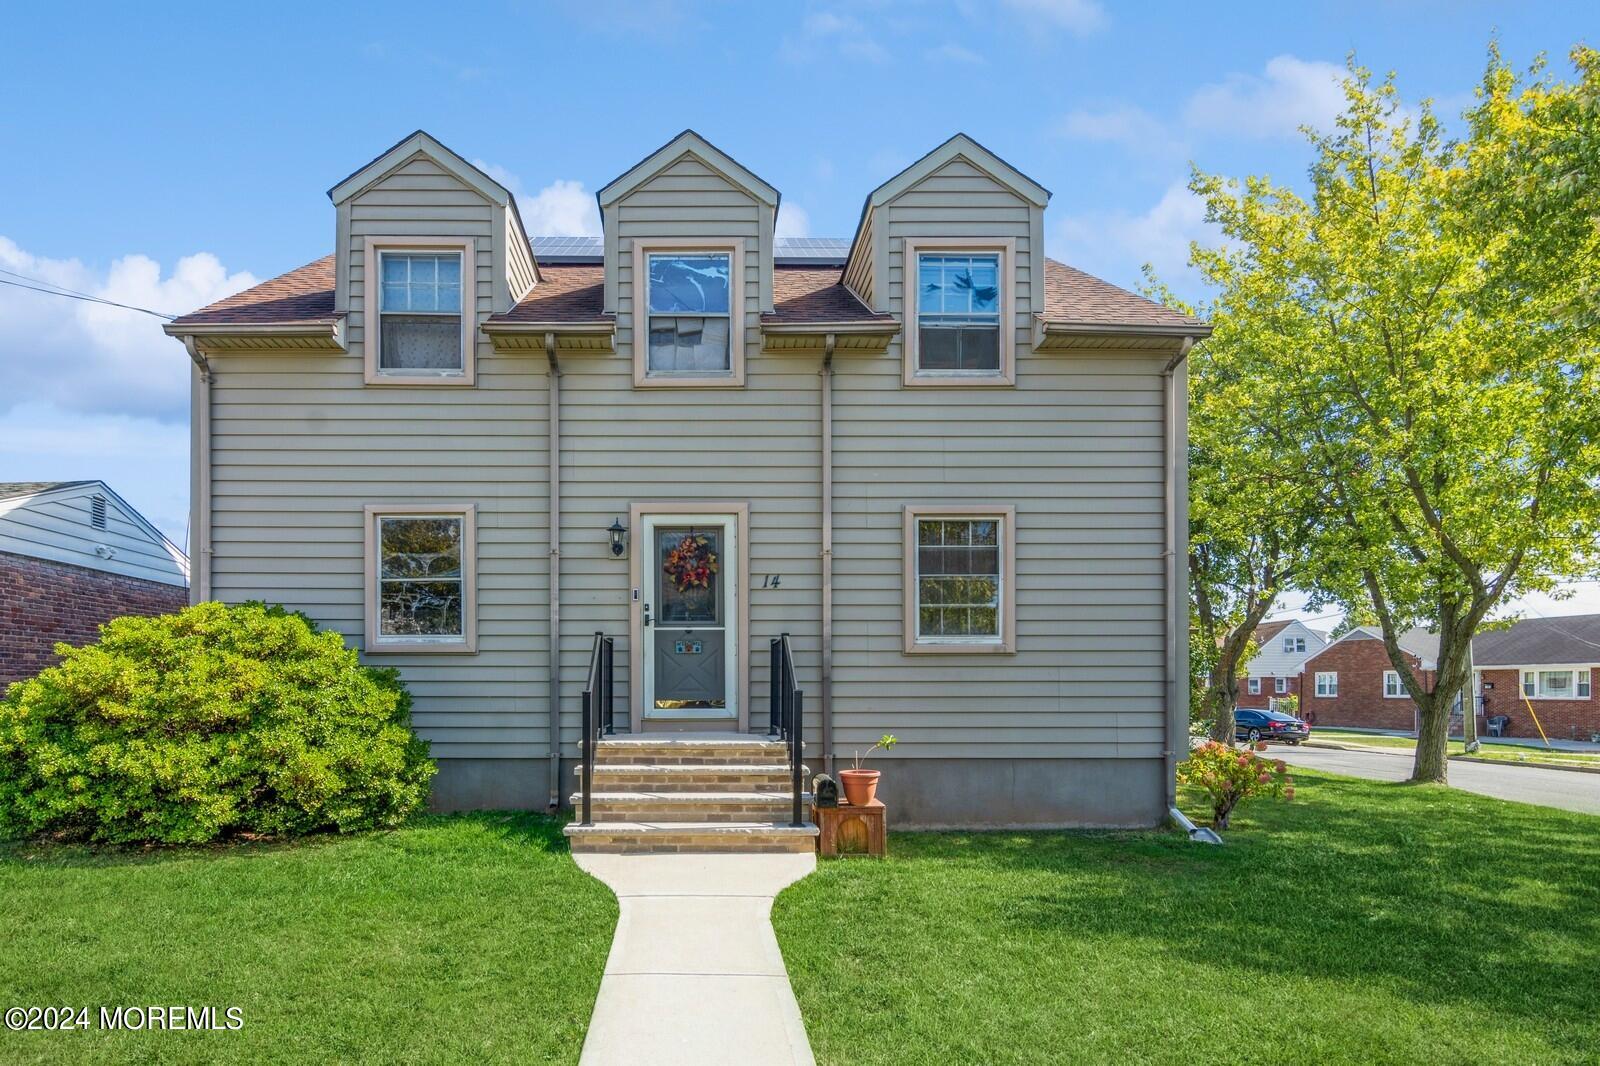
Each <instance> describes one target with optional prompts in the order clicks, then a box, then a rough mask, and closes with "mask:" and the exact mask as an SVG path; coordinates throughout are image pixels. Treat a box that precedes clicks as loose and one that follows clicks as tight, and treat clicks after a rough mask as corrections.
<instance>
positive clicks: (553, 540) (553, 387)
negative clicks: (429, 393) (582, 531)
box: [544, 333, 561, 810]
mask: <svg viewBox="0 0 1600 1066" xmlns="http://www.w3.org/2000/svg"><path fill="white" fill-rule="evenodd" d="M544 354H545V357H546V358H547V359H549V360H550V392H549V396H548V405H547V407H546V413H545V423H546V425H547V426H548V427H549V430H550V438H549V440H548V441H547V443H546V448H547V449H548V450H549V453H550V473H549V477H548V480H547V484H548V487H549V496H550V591H549V595H548V599H549V601H550V667H549V674H550V690H549V693H548V695H547V697H546V699H547V702H548V704H549V715H550V719H549V726H548V729H549V733H550V809H551V810H555V809H557V808H559V807H560V806H561V365H560V363H559V362H558V361H557V360H556V335H555V334H554V333H546V334H545V335H544Z"/></svg>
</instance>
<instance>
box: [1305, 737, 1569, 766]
mask: <svg viewBox="0 0 1600 1066" xmlns="http://www.w3.org/2000/svg"><path fill="white" fill-rule="evenodd" d="M1311 736H1312V739H1314V740H1332V741H1335V742H1336V743H1339V744H1360V745H1362V746H1363V747H1368V748H1397V749H1400V750H1403V751H1415V750H1416V748H1417V742H1416V740H1415V739H1414V738H1412V737H1393V736H1389V735H1387V734H1385V733H1356V732H1350V731H1347V730H1342V729H1317V730H1315V731H1314V732H1313V733H1312V734H1311ZM1449 751H1450V754H1451V755H1464V754H1465V753H1466V748H1465V747H1464V746H1463V745H1462V743H1461V741H1459V740H1452V741H1450V742H1449ZM1474 758H1479V759H1491V760H1493V761H1495V762H1559V763H1567V764H1570V765H1573V766H1595V767H1600V754H1589V753H1586V752H1581V751H1562V750H1561V749H1559V748H1547V747H1545V746H1544V745H1543V744H1540V743H1539V742H1538V741H1529V742H1528V743H1526V744H1480V745H1479V746H1478V751H1477V753H1476V754H1475V755H1474Z"/></svg>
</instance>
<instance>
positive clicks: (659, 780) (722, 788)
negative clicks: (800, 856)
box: [572, 766, 811, 792]
mask: <svg viewBox="0 0 1600 1066" xmlns="http://www.w3.org/2000/svg"><path fill="white" fill-rule="evenodd" d="M719 770H720V772H707V773H696V772H695V768H694V767H692V766H691V767H683V768H679V769H673V770H655V769H643V768H641V769H634V768H631V767H628V766H606V767H602V766H596V767H595V774H594V784H595V791H596V792H773V791H777V792H788V791H789V790H790V784H791V782H792V780H793V779H792V778H791V776H790V772H789V768H788V767H787V766H785V767H782V768H781V769H746V768H743V767H741V768H738V769H737V770H730V769H728V768H726V767H721V768H719ZM572 778H573V783H574V787H575V788H580V789H581V788H582V787H583V767H581V766H578V767H574V768H573V771H572ZM800 780H801V781H802V782H808V781H810V780H811V771H810V768H809V767H801V771H800Z"/></svg>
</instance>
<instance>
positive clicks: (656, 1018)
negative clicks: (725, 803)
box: [573, 853, 817, 1066]
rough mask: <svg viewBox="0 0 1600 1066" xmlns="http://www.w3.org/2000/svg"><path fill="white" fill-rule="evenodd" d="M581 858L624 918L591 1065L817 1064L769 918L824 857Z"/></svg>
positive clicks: (596, 1023) (588, 1046)
mask: <svg viewBox="0 0 1600 1066" xmlns="http://www.w3.org/2000/svg"><path fill="white" fill-rule="evenodd" d="M573 858H574V859H575V860H576V861H577V863H578V865H579V866H580V867H581V868H582V869H584V870H586V871H588V872H589V873H590V874H591V875H593V876H594V877H596V878H598V879H599V880H600V881H602V882H604V883H605V884H606V885H607V886H608V887H609V888H610V889H611V890H612V891H613V892H615V893H616V894H617V900H618V902H619V904H620V910H621V914H620V916H619V917H618V919H617V933H616V937H615V939H614V940H612V942H611V955H610V957H609V958H608V959H607V960H606V970H605V976H604V977H603V978H602V979H601V981H600V995H599V998H598V999H597V1000H596V1001H595V1005H594V1016H593V1017H592V1018H591V1019H590V1020H589V1035H588V1036H587V1037H586V1038H585V1040H584V1043H583V1058H582V1060H581V1061H582V1063H583V1064H584V1066H612V1064H616V1066H639V1064H640V1063H650V1064H652V1066H674V1064H677V1063H684V1064H690V1063H692V1064H694V1066H715V1064H717V1063H729V1064H734V1063H738V1064H745V1066H763V1064H767V1063H771V1064H773V1066H792V1064H795V1063H804V1064H811V1063H814V1062H815V1060H814V1059H813V1058H812V1056H811V1045H810V1044H809V1043H808V1042H807V1040H806V1031H805V1027H804V1025H802V1024H801V1021H800V1007H799V1005H798V1004H797V1003H796V1002H795V998H794V991H793V989H791V988H790V986H789V974H788V971H787V970H785V969H784V965H783V955H782V954H781V953H780V952H779V951H778V940H777V937H776V936H774V935H773V932H772V922H771V914H772V900H773V897H774V896H776V895H777V894H778V892H779V891H780V890H782V889H783V888H784V886H786V885H789V884H791V883H793V882H795V881H798V880H800V878H802V877H804V876H806V875H807V874H809V873H810V872H811V871H812V870H814V869H816V864H817V860H816V856H815V855H813V854H810V853H803V854H772V855H739V854H732V855H729V854H724V855H688V854H676V855H674V854H666V855H608V854H580V855H574V856H573Z"/></svg>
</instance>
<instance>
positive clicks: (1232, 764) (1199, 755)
mask: <svg viewBox="0 0 1600 1066" xmlns="http://www.w3.org/2000/svg"><path fill="white" fill-rule="evenodd" d="M1266 750H1267V746H1266V744H1265V743H1258V744H1256V745H1255V747H1253V748H1248V747H1247V748H1244V749H1242V750H1240V749H1235V748H1232V747H1229V746H1228V745H1226V744H1219V743H1217V742H1216V741H1215V740H1208V741H1206V742H1205V743H1204V744H1202V745H1200V746H1199V747H1198V748H1195V749H1194V750H1193V751H1192V752H1190V753H1189V761H1188V762H1185V763H1183V764H1182V765H1181V766H1179V767H1178V782H1179V783H1180V784H1184V785H1198V786H1199V787H1200V788H1203V789H1205V790H1206V795H1208V796H1210V797H1211V816H1212V823H1211V824H1212V825H1214V826H1216V828H1218V829H1226V828H1228V818H1229V817H1230V816H1231V815H1232V814H1233V809H1234V808H1235V807H1237V806H1238V805H1239V803H1240V802H1241V801H1242V800H1247V799H1254V798H1255V797H1257V796H1274V797H1280V798H1282V799H1286V800H1289V799H1294V779H1293V778H1291V777H1290V776H1289V773H1288V770H1289V767H1288V766H1287V765H1285V764H1284V761H1283V760H1282V759H1271V760H1269V759H1263V758H1261V756H1260V755H1259V754H1258V753H1259V752H1263V751H1266Z"/></svg>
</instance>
